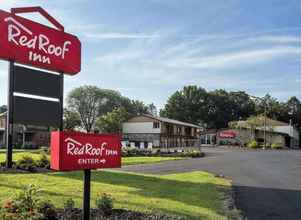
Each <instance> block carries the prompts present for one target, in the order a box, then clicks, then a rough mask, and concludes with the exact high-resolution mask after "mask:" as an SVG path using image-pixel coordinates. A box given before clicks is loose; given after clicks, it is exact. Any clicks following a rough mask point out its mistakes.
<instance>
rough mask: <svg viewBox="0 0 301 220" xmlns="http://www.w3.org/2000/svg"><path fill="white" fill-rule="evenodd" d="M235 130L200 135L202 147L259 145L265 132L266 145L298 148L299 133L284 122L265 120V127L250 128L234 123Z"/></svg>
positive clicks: (214, 131)
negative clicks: (253, 141)
mask: <svg viewBox="0 0 301 220" xmlns="http://www.w3.org/2000/svg"><path fill="white" fill-rule="evenodd" d="M236 123H237V124H236V126H235V128H225V129H208V130H204V131H203V132H201V133H200V140H201V141H200V142H201V145H202V146H215V145H237V146H246V145H247V143H249V142H250V141H252V140H256V141H257V142H258V143H259V144H260V145H262V146H263V143H264V130H266V131H265V132H266V144H267V146H271V145H272V144H277V145H280V146H283V147H287V148H299V147H300V142H299V131H298V130H297V129H296V128H295V127H294V126H292V125H290V124H287V123H285V122H281V121H276V120H272V119H269V118H267V126H266V129H264V127H263V126H258V127H252V128H251V127H250V126H249V125H248V123H247V122H246V121H238V122H236ZM230 124H231V123H230Z"/></svg>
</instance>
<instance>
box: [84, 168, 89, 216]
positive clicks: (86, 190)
mask: <svg viewBox="0 0 301 220" xmlns="http://www.w3.org/2000/svg"><path fill="white" fill-rule="evenodd" d="M90 191H91V170H89V169H87V170H84V197H83V211H84V212H83V220H89V219H90V193H91V192H90Z"/></svg>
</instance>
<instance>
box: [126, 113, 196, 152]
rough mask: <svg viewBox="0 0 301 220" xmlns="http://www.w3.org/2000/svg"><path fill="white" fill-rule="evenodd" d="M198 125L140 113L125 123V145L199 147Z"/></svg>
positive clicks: (163, 147)
mask: <svg viewBox="0 0 301 220" xmlns="http://www.w3.org/2000/svg"><path fill="white" fill-rule="evenodd" d="M200 130H201V127H200V126H198V125H194V124H190V123H186V122H181V121H177V120H174V119H169V118H163V117H157V116H153V115H147V114H145V115H139V116H135V117H132V118H130V119H129V120H128V121H126V122H125V123H123V125H122V132H123V142H122V145H123V146H131V147H137V148H140V149H144V148H146V149H147V148H149V149H152V148H162V149H170V148H175V149H177V148H179V149H182V148H189V147H199V137H198V133H199V131H200Z"/></svg>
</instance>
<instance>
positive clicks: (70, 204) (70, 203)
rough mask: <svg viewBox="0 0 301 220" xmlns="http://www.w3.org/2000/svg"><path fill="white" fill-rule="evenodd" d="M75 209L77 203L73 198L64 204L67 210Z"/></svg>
mask: <svg viewBox="0 0 301 220" xmlns="http://www.w3.org/2000/svg"><path fill="white" fill-rule="evenodd" d="M74 208H75V202H74V200H73V199H72V198H69V199H67V200H66V201H65V202H64V209H65V210H73V209H74Z"/></svg>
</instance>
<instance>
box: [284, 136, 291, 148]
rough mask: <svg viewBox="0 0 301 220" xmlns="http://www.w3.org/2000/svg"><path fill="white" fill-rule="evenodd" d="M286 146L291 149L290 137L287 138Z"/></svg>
mask: <svg viewBox="0 0 301 220" xmlns="http://www.w3.org/2000/svg"><path fill="white" fill-rule="evenodd" d="M285 146H286V147H291V137H290V136H285Z"/></svg>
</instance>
